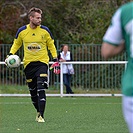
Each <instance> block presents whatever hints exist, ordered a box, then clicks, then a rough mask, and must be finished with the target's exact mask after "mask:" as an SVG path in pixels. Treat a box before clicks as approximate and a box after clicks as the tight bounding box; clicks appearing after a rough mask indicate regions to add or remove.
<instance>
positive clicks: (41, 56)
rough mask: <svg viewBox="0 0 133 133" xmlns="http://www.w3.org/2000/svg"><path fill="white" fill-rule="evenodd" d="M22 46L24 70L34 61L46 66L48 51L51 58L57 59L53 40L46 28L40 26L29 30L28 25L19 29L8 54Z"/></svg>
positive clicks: (13, 52)
mask: <svg viewBox="0 0 133 133" xmlns="http://www.w3.org/2000/svg"><path fill="white" fill-rule="evenodd" d="M22 45H23V46H24V58H23V62H24V68H25V67H26V66H27V65H28V64H29V63H30V62H35V61H40V62H43V63H46V64H48V62H49V56H48V50H50V53H51V54H52V56H53V58H57V51H56V48H55V45H54V39H53V37H52V34H51V32H50V30H49V29H48V28H47V27H46V26H43V25H40V26H38V27H37V28H36V29H31V28H30V25H29V24H28V25H25V26H23V27H21V28H19V29H18V31H17V34H16V37H15V39H14V43H13V45H12V47H11V49H10V53H12V54H15V53H16V52H17V51H18V49H19V48H20V47H21V46H22ZM47 49H48V50H47Z"/></svg>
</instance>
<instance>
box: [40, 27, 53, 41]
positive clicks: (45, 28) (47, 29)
mask: <svg viewBox="0 0 133 133" xmlns="http://www.w3.org/2000/svg"><path fill="white" fill-rule="evenodd" d="M40 28H42V29H44V30H46V31H47V32H48V33H49V34H50V36H51V38H52V39H54V38H53V35H52V33H51V31H50V30H49V28H48V27H46V26H44V25H41V26H40Z"/></svg>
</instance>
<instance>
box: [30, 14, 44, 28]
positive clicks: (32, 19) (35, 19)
mask: <svg viewBox="0 0 133 133" xmlns="http://www.w3.org/2000/svg"><path fill="white" fill-rule="evenodd" d="M41 21H42V16H41V14H40V13H37V12H35V14H34V16H31V17H30V22H31V23H32V25H34V26H39V25H40V24H41Z"/></svg>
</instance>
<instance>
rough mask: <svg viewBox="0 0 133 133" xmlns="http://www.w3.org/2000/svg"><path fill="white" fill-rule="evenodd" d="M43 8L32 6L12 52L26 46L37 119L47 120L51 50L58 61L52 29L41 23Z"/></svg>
mask: <svg viewBox="0 0 133 133" xmlns="http://www.w3.org/2000/svg"><path fill="white" fill-rule="evenodd" d="M41 15H42V10H41V9H39V8H35V7H33V8H31V9H30V10H29V12H28V18H29V20H30V22H29V24H27V25H25V26H22V27H21V28H19V29H18V31H17V33H16V37H15V39H14V43H13V45H12V47H11V49H10V54H15V53H16V52H17V51H18V49H19V48H20V47H21V46H22V45H23V47H24V59H23V62H24V72H25V75H26V81H27V83H28V87H29V91H30V94H31V100H32V103H33V105H34V107H35V109H36V111H37V116H36V121H38V122H45V120H44V111H45V106H46V94H45V89H48V74H47V72H48V63H49V56H48V51H47V48H48V49H49V50H50V52H51V54H52V56H53V60H54V61H57V52H56V48H55V45H54V39H53V37H52V34H51V32H50V30H49V29H48V28H47V27H46V26H43V25H41Z"/></svg>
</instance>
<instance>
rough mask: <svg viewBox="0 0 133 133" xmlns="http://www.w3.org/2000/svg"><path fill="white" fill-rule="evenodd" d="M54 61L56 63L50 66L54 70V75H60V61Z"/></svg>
mask: <svg viewBox="0 0 133 133" xmlns="http://www.w3.org/2000/svg"><path fill="white" fill-rule="evenodd" d="M53 61H54V63H53V64H52V65H51V66H50V70H52V69H54V73H55V74H59V73H60V64H59V62H58V59H54V60H53Z"/></svg>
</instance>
